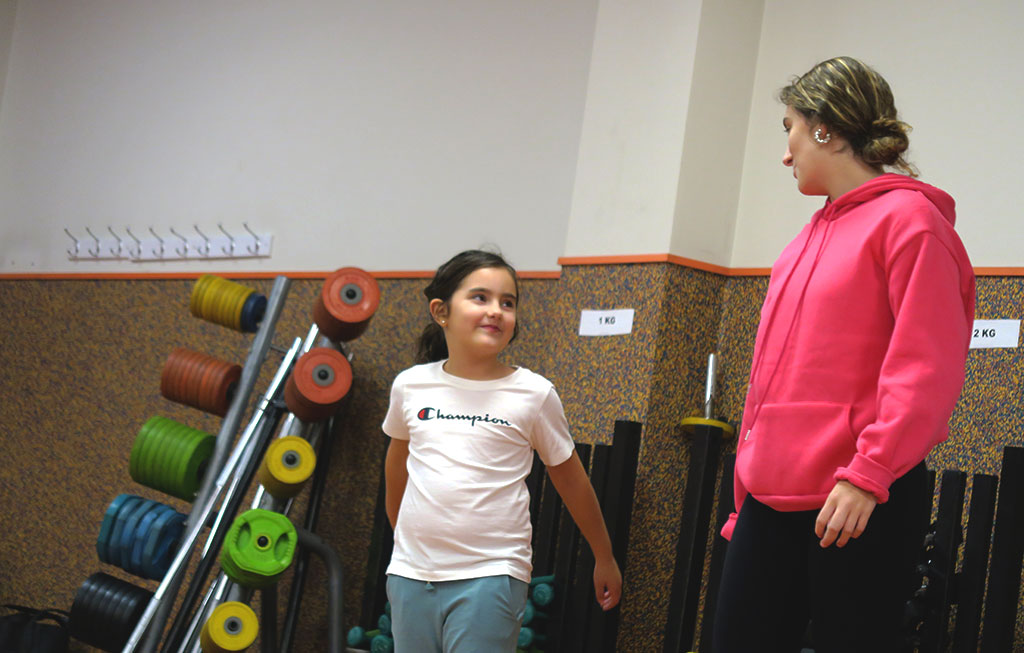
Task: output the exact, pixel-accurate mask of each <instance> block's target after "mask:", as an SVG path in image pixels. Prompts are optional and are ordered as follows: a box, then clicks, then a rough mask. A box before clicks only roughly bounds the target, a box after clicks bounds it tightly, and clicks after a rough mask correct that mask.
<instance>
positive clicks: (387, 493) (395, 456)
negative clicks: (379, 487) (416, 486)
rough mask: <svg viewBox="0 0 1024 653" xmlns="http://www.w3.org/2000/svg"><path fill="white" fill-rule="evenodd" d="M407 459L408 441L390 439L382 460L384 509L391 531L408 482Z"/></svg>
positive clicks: (396, 520)
mask: <svg viewBox="0 0 1024 653" xmlns="http://www.w3.org/2000/svg"><path fill="white" fill-rule="evenodd" d="M408 458H409V441H408V440H399V439H397V438H391V444H389V445H388V453H387V457H386V458H385V459H384V509H385V510H386V511H387V513H388V521H390V522H391V530H395V525H396V524H397V523H398V509H399V507H401V505H402V496H403V495H404V494H405V484H406V483H407V482H408V481H409V470H408V469H407V468H406V466H405V463H406V460H407V459H408Z"/></svg>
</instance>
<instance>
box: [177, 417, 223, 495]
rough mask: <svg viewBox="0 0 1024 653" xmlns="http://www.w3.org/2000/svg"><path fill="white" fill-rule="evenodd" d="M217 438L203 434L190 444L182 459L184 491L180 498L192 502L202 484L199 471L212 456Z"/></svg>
mask: <svg viewBox="0 0 1024 653" xmlns="http://www.w3.org/2000/svg"><path fill="white" fill-rule="evenodd" d="M216 441H217V438H215V437H214V436H213V435H210V434H209V433H204V434H203V435H202V436H201V437H200V438H199V439H198V440H196V441H194V442H193V443H192V446H191V447H190V448H189V451H188V452H187V455H186V456H184V457H183V458H182V468H183V470H182V487H183V489H184V492H183V494H184V495H186V496H182V497H181V498H182V499H184V500H186V501H193V500H195V498H196V493H197V492H198V491H199V486H200V485H201V484H202V481H203V479H202V476H201V473H200V472H201V470H202V469H204V468H205V466H206V463H207V462H208V461H209V460H210V458H211V457H212V456H213V449H214V446H215V445H216Z"/></svg>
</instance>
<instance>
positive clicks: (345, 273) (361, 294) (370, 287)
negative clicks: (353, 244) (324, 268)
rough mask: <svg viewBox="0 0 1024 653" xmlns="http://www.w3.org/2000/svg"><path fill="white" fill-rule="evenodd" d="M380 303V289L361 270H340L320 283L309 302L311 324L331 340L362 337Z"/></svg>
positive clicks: (370, 277)
mask: <svg viewBox="0 0 1024 653" xmlns="http://www.w3.org/2000/svg"><path fill="white" fill-rule="evenodd" d="M379 304H380V286H379V285H377V281H376V280H375V279H374V278H373V277H372V276H370V275H369V273H367V272H366V271H365V270H361V269H359V268H340V269H338V270H335V271H334V272H332V273H331V274H330V275H328V277H327V279H326V280H325V281H324V285H323V288H322V289H321V290H320V294H319V295H318V296H317V298H316V300H315V301H314V302H313V321H314V322H316V325H317V326H318V327H319V328H320V331H322V332H323V334H324V335H325V336H327V337H328V338H330V339H331V340H335V341H338V340H342V341H347V340H353V339H355V338H358V337H359V336H360V335H362V333H363V331H365V330H366V327H367V326H368V325H369V324H370V318H372V317H373V314H374V313H375V312H376V311H377V306H378V305H379Z"/></svg>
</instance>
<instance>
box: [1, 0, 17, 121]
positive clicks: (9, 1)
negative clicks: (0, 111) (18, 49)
mask: <svg viewBox="0 0 1024 653" xmlns="http://www.w3.org/2000/svg"><path fill="white" fill-rule="evenodd" d="M17 6H18V1H17V0H0V106H2V105H3V101H4V83H5V82H6V81H7V63H8V60H9V58H10V53H11V39H12V38H13V36H14V14H15V11H16V10H17Z"/></svg>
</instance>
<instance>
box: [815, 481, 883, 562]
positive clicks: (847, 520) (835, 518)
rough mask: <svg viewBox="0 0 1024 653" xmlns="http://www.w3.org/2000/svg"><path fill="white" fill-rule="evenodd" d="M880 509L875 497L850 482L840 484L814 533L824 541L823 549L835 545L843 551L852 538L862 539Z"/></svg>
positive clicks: (821, 513) (832, 493) (823, 507)
mask: <svg viewBox="0 0 1024 653" xmlns="http://www.w3.org/2000/svg"><path fill="white" fill-rule="evenodd" d="M876 505H878V499H876V498H875V495H873V494H871V493H870V492H867V491H866V490H862V489H860V488H859V487H857V486H856V485H854V484H853V483H850V482H849V481H837V482H836V485H835V487H833V488H832V491H831V492H830V493H829V495H828V499H825V505H824V506H822V508H821V512H819V513H818V519H817V520H816V521H815V522H814V533H815V535H817V536H818V537H820V538H821V548H823V549H824V548H827V547H829V546H831V545H832V543H833V542H835V543H836V546H837V547H839V548H843V547H844V546H846V543H847V542H849V541H850V538H851V537H860V536H861V533H863V532H864V529H865V528H867V525H868V518H869V517H871V512H872V511H873V510H874V509H875V506H876ZM837 537H838V540H837V539H836V538H837Z"/></svg>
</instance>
